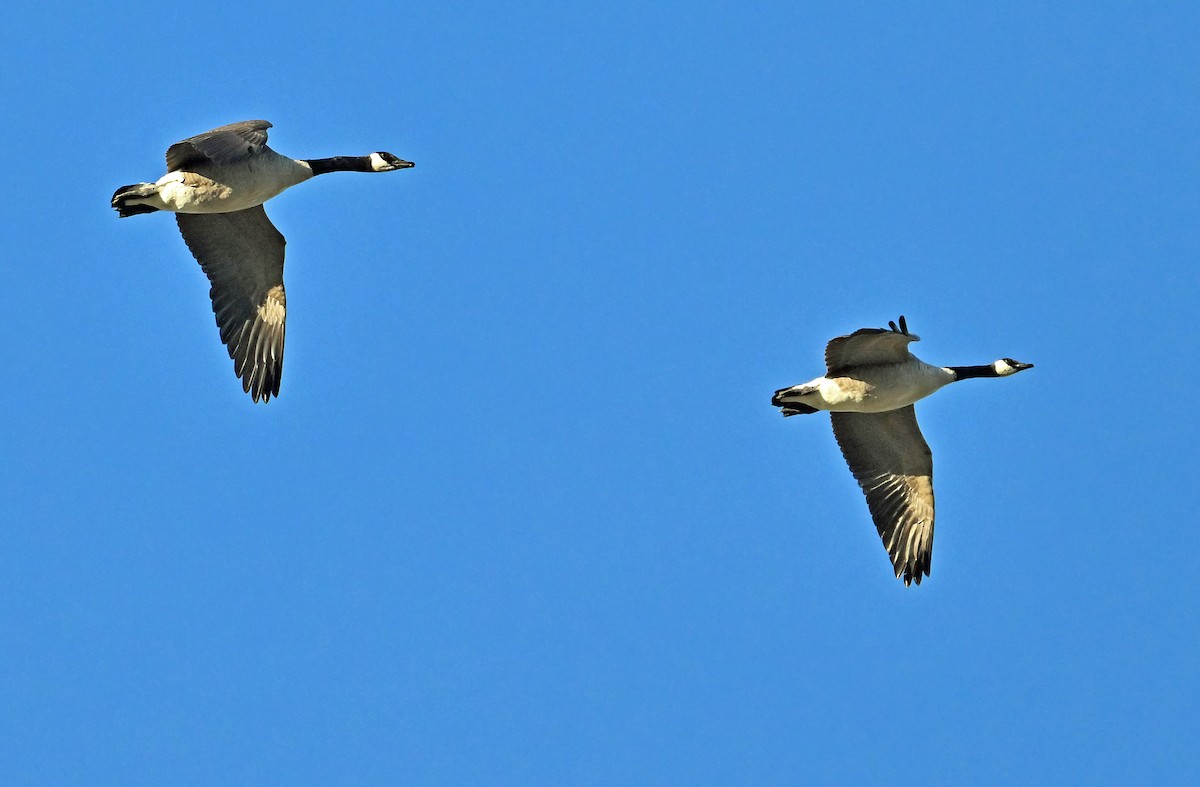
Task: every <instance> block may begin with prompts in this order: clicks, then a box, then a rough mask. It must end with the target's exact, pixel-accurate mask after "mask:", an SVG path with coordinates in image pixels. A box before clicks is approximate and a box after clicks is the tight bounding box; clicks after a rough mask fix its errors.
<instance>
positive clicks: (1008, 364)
mask: <svg viewBox="0 0 1200 787" xmlns="http://www.w3.org/2000/svg"><path fill="white" fill-rule="evenodd" d="M992 368H993V369H995V370H996V376H997V377H1008V376H1009V375H1010V374H1016V373H1017V372H1023V371H1025V370H1026V369H1032V368H1033V364H1031V363H1021V362H1020V361H1014V360H1013V359H1012V358H1001V359H1000V360H998V361H993V362H992Z"/></svg>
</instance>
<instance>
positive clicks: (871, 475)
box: [771, 317, 1033, 585]
mask: <svg viewBox="0 0 1200 787" xmlns="http://www.w3.org/2000/svg"><path fill="white" fill-rule="evenodd" d="M888 325H889V328H863V329H861V330H857V331H855V332H854V333H852V334H850V335H848V336H839V337H837V338H836V339H833V340H831V341H830V342H829V344H828V345H826V347H825V366H826V372H825V375H824V376H823V377H818V378H816V379H815V380H812V381H810V382H807V383H804V384H803V385H793V386H792V387H791V388H782V389H780V390H778V391H776V392H775V395H774V396H773V397H772V398H771V404H773V405H775V406H776V407H778V408H779V409H780V410H781V411H782V412H783V414H784V415H785V416H789V415H801V414H805V413H815V412H817V411H818V410H829V411H830V418H831V420H832V422H833V436H834V437H835V438H837V442H838V445H839V446H840V447H841V449H842V456H844V457H845V458H846V464H848V465H849V466H850V472H851V473H853V474H854V478H855V479H856V480H857V481H858V484H859V486H861V487H862V490H863V494H865V495H866V498H867V507H868V508H869V509H870V510H871V519H873V520H874V521H875V528H876V529H877V530H878V531H879V536H880V538H882V539H883V546H884V548H886V549H887V551H888V555H889V556H890V557H891V560H892V567H893V568H894V569H895V571H896V577H897V578H903V579H904V584H905V585H910V584H912V582H913V581H914V580H915V581H916V583H917V584H918V585H919V584H921V576H922V575H924V576H929V563H930V559H931V557H932V553H933V454H932V453H931V452H930V450H929V445H928V444H927V443H926V442H925V438H924V437H922V436H921V430H920V429H919V428H918V427H917V416H916V412H915V411H914V410H913V402H915V401H917V400H918V399H923V398H925V397H926V396H929V395H930V394H931V393H933V392H934V391H937V390H938V389H939V388H942V387H943V386H945V385H949V384H950V383H954V382H958V381H959V380H966V379H968V378H971V377H1008V376H1009V375H1013V374H1016V373H1017V372H1020V371H1023V370H1025V369H1032V368H1033V364H1031V363H1021V362H1020V361H1014V360H1013V359H1012V358H1001V359H1000V360H998V361H995V362H993V363H990V364H988V365H986V366H932V365H930V364H927V363H925V362H924V361H922V360H920V359H918V358H917V357H916V356H914V355H913V354H912V353H910V352H909V350H908V345H909V344H910V343H911V342H916V341H920V337H918V336H916V335H915V334H912V333H909V332H908V324H907V323H906V322H905V320H904V318H903V317H901V318H900V325H899V326H897V325H896V323H894V322H889V323H888Z"/></svg>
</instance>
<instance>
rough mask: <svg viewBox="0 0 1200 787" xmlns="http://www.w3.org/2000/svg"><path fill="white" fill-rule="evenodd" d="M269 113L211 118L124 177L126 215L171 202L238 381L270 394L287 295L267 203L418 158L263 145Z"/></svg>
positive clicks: (122, 211)
mask: <svg viewBox="0 0 1200 787" xmlns="http://www.w3.org/2000/svg"><path fill="white" fill-rule="evenodd" d="M270 127H271V124H270V123H268V122H267V121H265V120H244V121H242V122H240V123H230V124H229V125H227V126H221V127H220V128H214V129H213V130H212V131H206V132H204V133H203V134H198V135H196V136H194V137H189V138H188V139H185V140H183V141H182V142H176V143H175V144H174V145H172V146H171V147H170V148H168V149H167V174H166V175H163V176H162V177H161V178H159V179H158V181H157V182H155V183H135V184H133V185H131V186H122V187H121V188H119V189H117V191H116V193H115V194H113V198H112V206H113V207H114V208H116V210H117V214H118V215H119V216H120V217H121V218H125V217H126V216H136V215H137V214H139V213H153V212H154V211H157V210H169V211H173V212H174V213H175V220H176V222H178V224H179V231H180V232H181V233H182V234H183V240H184V242H185V243H186V244H187V246H188V248H189V249H190V250H191V252H192V256H193V257H195V258H196V261H197V262H199V263H200V267H201V268H203V269H204V273H205V274H206V275H207V276H208V280H209V282H211V283H212V287H211V288H210V289H209V296H210V297H211V298H212V303H213V313H214V314H215V315H216V318H217V327H218V328H219V329H220V331H221V341H222V342H224V343H225V346H226V347H227V348H228V349H229V357H230V358H232V359H233V370H234V372H235V373H236V374H237V376H238V377H240V378H241V380H242V389H243V390H244V391H246V392H247V393H249V394H250V396H251V397H253V399H254V401H256V402H257V401H259V400H260V399H261V400H262V401H264V402H266V401H268V400H270V398H271V397H272V396H279V378H280V376H281V374H282V372H283V336H284V329H285V324H284V321H285V318H286V306H285V304H286V298H285V297H284V292H283V247H284V244H285V242H286V241H285V240H284V238H283V235H281V234H280V233H279V230H277V229H275V226H274V225H273V224H271V220H270V219H268V218H267V213H266V211H265V210H263V207H262V204H263V203H264V202H266V201H267V200H269V199H271V197H274V196H275V195H276V194H278V193H279V192H281V191H283V190H284V189H287V188H290V187H292V186H295V185H296V184H297V183H301V182H303V181H306V180H308V179H309V178H311V177H313V176H314V175H324V174H325V173H327V172H391V171H392V170H396V169H405V168H407V167H411V166H413V164H412V162H411V161H403V160H401V159H399V158H396V157H395V156H393V155H392V154H391V153H371V154H370V155H367V156H336V157H334V158H318V159H291V158H288V157H287V156H281V155H279V154H278V153H276V152H275V151H273V150H271V149H270V148H269V147H267V129H269V128H270Z"/></svg>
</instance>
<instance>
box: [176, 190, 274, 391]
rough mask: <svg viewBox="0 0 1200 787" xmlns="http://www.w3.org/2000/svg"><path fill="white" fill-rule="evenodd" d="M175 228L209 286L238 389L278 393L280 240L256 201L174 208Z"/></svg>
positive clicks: (214, 310)
mask: <svg viewBox="0 0 1200 787" xmlns="http://www.w3.org/2000/svg"><path fill="white" fill-rule="evenodd" d="M175 219H176V221H177V222H178V223H179V231H180V232H181V233H183V240H184V241H185V242H186V243H187V245H188V248H189V249H191V252H192V256H193V257H195V258H196V261H197V262H199V263H200V267H201V268H203V269H204V273H205V275H207V276H208V280H209V282H210V283H211V284H212V287H211V288H210V289H209V296H210V297H211V298H212V304H213V313H214V314H215V315H216V317H217V327H218V328H219V329H220V331H221V341H222V342H224V343H225V346H226V347H227V348H228V349H229V357H230V358H232V359H233V370H234V372H235V373H236V374H237V376H238V377H240V378H241V380H242V390H244V391H246V392H248V393H249V394H250V395H251V396H252V397H253V398H254V401H256V402H257V401H259V400H260V399H261V400H262V401H264V402H265V401H268V400H270V398H271V397H272V396H279V379H280V376H281V375H282V374H283V338H284V331H285V328H286V322H285V320H286V317H287V299H286V298H285V296H284V291H283V248H284V244H285V243H286V241H285V240H284V238H283V235H281V234H280V232H279V230H277V229H275V225H273V224H272V223H271V220H270V219H268V218H267V212H266V211H265V210H263V207H262V205H258V206H256V207H253V208H247V209H246V210H239V211H234V212H233V213H176V214H175Z"/></svg>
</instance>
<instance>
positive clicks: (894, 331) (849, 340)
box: [825, 317, 921, 377]
mask: <svg viewBox="0 0 1200 787" xmlns="http://www.w3.org/2000/svg"><path fill="white" fill-rule="evenodd" d="M888 325H890V326H891V327H890V328H861V329H859V330H857V331H855V332H854V333H852V334H850V335H848V336H839V337H837V338H836V339H832V340H830V342H829V344H827V345H826V346H825V366H826V372H825V375H826V376H827V377H836V376H838V375H839V374H842V373H843V372H844V371H845V370H846V369H848V368H850V367H853V366H874V365H876V364H884V363H903V362H904V361H907V360H909V359H910V358H912V355H911V354H910V353H909V351H908V345H909V344H910V343H911V342H919V341H920V340H921V337H920V336H917V335H916V334H913V333H909V332H908V323H907V322H905V320H904V318H903V317H901V318H900V326H899V327H897V326H896V323H894V322H893V323H888Z"/></svg>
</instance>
